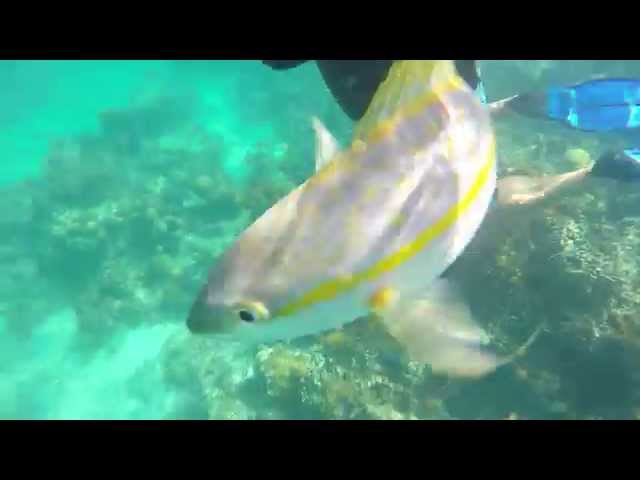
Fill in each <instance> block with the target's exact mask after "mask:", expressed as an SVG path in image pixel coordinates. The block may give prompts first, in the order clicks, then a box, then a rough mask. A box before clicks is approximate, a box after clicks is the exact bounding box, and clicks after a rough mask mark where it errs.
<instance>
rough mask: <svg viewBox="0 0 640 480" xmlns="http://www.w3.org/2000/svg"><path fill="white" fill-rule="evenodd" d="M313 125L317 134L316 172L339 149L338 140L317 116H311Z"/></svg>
mask: <svg viewBox="0 0 640 480" xmlns="http://www.w3.org/2000/svg"><path fill="white" fill-rule="evenodd" d="M311 126H312V127H313V131H314V132H315V134H316V172H317V171H318V170H320V169H321V168H322V167H324V166H325V165H326V164H327V163H329V162H330V161H331V160H332V159H333V158H334V157H335V156H336V155H337V154H338V151H339V149H340V148H339V146H338V141H337V140H336V139H335V137H334V136H333V135H331V132H329V130H328V129H327V127H325V126H324V124H323V123H322V122H321V121H320V120H319V119H318V118H317V117H312V118H311Z"/></svg>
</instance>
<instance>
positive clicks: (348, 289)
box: [187, 60, 504, 376]
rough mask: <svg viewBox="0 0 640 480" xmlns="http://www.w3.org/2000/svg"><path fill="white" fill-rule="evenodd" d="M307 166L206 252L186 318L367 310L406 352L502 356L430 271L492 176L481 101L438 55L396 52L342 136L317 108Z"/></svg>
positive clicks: (457, 361)
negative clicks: (347, 141) (221, 244)
mask: <svg viewBox="0 0 640 480" xmlns="http://www.w3.org/2000/svg"><path fill="white" fill-rule="evenodd" d="M313 127H314V129H315V131H316V142H317V143H316V145H317V148H316V165H317V170H316V173H315V175H313V176H312V177H311V178H310V179H309V180H308V181H307V182H305V183H304V184H303V185H301V186H300V187H298V188H297V189H296V190H294V191H293V192H291V193H290V194H289V195H287V196H286V197H284V198H282V199H281V200H280V201H278V202H277V203H276V204H275V205H274V206H273V207H272V208H271V209H269V210H268V211H267V212H266V213H265V214H264V215H262V216H261V217H260V218H259V219H258V220H257V221H256V222H255V223H254V224H253V225H251V226H250V227H249V228H248V229H247V230H246V231H244V232H243V233H242V235H241V236H240V237H239V238H238V239H237V241H236V242H235V244H233V245H232V246H231V248H230V249H229V250H228V251H227V252H226V253H225V254H224V255H223V256H222V257H221V259H220V260H219V262H218V263H217V264H216V265H214V267H213V268H212V269H211V271H210V274H209V280H208V283H207V285H205V287H204V288H203V289H202V291H201V292H200V295H199V296H198V298H197V300H196V301H195V303H194V305H193V307H192V310H191V313H190V315H189V318H188V320H187V325H188V327H189V329H190V330H191V331H192V332H194V333H208V334H218V335H221V336H228V337H229V338H233V339H242V340H247V341H251V342H267V341H273V340H280V339H291V338H295V337H299V336H304V335H309V334H314V333H319V332H322V331H326V330H330V329H334V328H337V327H339V326H341V325H343V324H345V323H348V322H351V321H353V320H354V319H356V318H358V317H362V316H363V315H367V314H373V316H375V317H376V318H379V319H380V320H381V321H382V322H383V323H384V325H385V326H386V327H387V329H388V331H389V332H390V333H391V335H393V336H394V337H395V338H396V339H397V340H398V341H400V343H401V344H403V345H404V346H405V347H406V348H407V351H408V353H409V354H410V356H411V358H412V359H414V360H416V361H421V362H426V363H429V364H430V365H431V367H432V368H433V370H435V371H437V372H442V373H447V374H450V375H461V376H480V375H483V374H486V373H488V372H491V371H493V370H494V369H495V368H496V367H497V366H499V365H500V364H502V363H503V362H504V361H503V360H500V359H498V358H497V357H496V356H494V355H493V354H491V353H489V352H488V351H485V350H484V348H483V344H484V343H485V342H486V334H485V333H484V331H483V330H482V329H481V328H480V327H479V326H478V325H476V324H475V323H474V322H473V320H472V318H471V314H470V311H469V309H468V308H467V307H466V306H465V304H464V303H463V302H462V301H461V299H460V296H459V295H458V294H457V293H456V292H455V290H454V289H452V288H451V286H450V285H448V284H447V283H446V282H445V281H444V280H440V279H439V277H440V275H441V274H442V273H443V272H444V271H445V269H446V268H447V267H448V266H449V265H450V264H451V263H452V262H453V261H454V260H455V259H456V258H457V257H458V256H459V255H460V253H461V252H462V251H463V250H464V249H465V247H466V246H467V244H468V243H469V242H470V241H471V239H472V238H473V236H474V235H475V233H476V231H477V229H478V227H479V226H480V224H481V222H482V221H483V219H484V217H485V214H486V213H487V209H488V207H489V205H490V202H491V198H492V196H493V193H494V190H495V186H496V152H495V138H494V134H493V129H492V126H491V123H490V119H489V114H488V112H487V110H486V109H485V108H484V107H483V106H482V105H481V104H480V102H479V101H478V99H477V98H476V96H475V95H474V93H473V92H472V91H471V89H469V88H468V87H467V86H466V84H465V83H464V81H463V80H462V79H461V78H460V77H459V76H458V74H457V73H456V71H455V68H454V66H453V62H452V61H450V60H425V61H400V62H396V63H395V64H394V65H393V67H392V68H391V70H390V71H389V74H388V77H387V79H386V80H385V81H384V82H383V83H382V84H381V85H380V87H379V89H378V91H377V92H376V94H375V96H374V98H373V100H372V102H371V105H370V106H369V109H368V110H367V113H366V114H365V116H364V117H363V119H362V120H361V121H360V122H359V123H358V125H357V126H356V131H355V134H354V138H353V142H352V144H351V145H350V147H349V148H348V149H345V150H342V151H340V150H339V148H338V146H337V144H336V141H335V140H334V138H333V137H332V136H331V134H330V133H329V132H328V131H327V130H326V129H325V128H324V126H323V125H322V124H321V123H320V122H319V120H317V119H314V120H313Z"/></svg>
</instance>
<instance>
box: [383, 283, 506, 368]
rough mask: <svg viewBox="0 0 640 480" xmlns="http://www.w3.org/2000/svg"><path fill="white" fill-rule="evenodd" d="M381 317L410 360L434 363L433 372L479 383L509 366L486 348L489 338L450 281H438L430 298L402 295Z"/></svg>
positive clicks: (385, 309) (398, 295) (384, 309)
mask: <svg viewBox="0 0 640 480" xmlns="http://www.w3.org/2000/svg"><path fill="white" fill-rule="evenodd" d="M377 313H378V315H379V317H380V318H381V320H382V322H383V323H384V324H385V327H386V329H387V331H388V332H389V333H390V334H391V335H392V336H393V337H394V338H395V339H396V340H397V341H398V342H399V343H400V344H401V345H402V346H403V347H404V348H405V349H406V350H407V353H408V354H409V356H410V358H411V359H412V360H413V361H416V362H420V363H426V364H429V365H430V366H431V368H432V370H433V371H434V373H440V374H446V375H449V376H452V377H466V378H479V377H482V376H484V375H487V374H489V373H492V372H493V371H494V370H495V369H496V368H498V367H499V366H501V365H503V364H504V363H506V362H507V361H509V359H502V358H499V357H498V356H497V355H495V354H494V353H492V352H490V351H488V350H487V349H486V348H485V345H486V344H487V343H488V342H489V338H488V335H487V334H486V332H485V331H484V330H483V329H482V328H481V327H480V326H479V325H477V324H476V323H475V321H474V320H473V318H472V316H471V311H470V310H469V308H468V307H467V305H466V303H465V302H464V301H463V300H462V297H461V295H460V294H459V293H458V292H457V290H456V289H455V288H454V287H453V286H452V284H450V283H449V282H447V281H445V280H438V281H437V282H435V283H434V284H433V285H432V286H431V287H430V288H429V291H428V292H427V293H426V294H411V293H409V294H405V295H403V294H402V293H401V292H398V294H397V297H396V298H395V301H392V302H389V303H388V305H386V306H385V307H384V308H379V309H378V312H377Z"/></svg>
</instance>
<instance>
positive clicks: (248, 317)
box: [238, 310, 255, 323]
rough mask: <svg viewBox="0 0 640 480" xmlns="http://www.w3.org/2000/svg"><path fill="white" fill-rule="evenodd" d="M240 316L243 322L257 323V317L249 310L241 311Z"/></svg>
mask: <svg viewBox="0 0 640 480" xmlns="http://www.w3.org/2000/svg"><path fill="white" fill-rule="evenodd" d="M238 316H239V317H240V320H242V321H243V322H249V323H252V322H254V321H255V317H254V316H253V313H251V312H250V311H248V310H240V311H239V312H238Z"/></svg>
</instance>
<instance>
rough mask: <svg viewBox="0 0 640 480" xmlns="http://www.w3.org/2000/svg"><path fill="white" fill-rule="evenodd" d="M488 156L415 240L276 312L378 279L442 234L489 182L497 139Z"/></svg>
mask: <svg viewBox="0 0 640 480" xmlns="http://www.w3.org/2000/svg"><path fill="white" fill-rule="evenodd" d="M487 157H488V158H487V160H486V162H485V164H484V165H483V167H482V169H481V170H480V172H479V173H478V175H477V177H476V179H475V182H474V183H473V185H472V186H471V188H470V189H469V191H468V192H467V193H466V195H465V196H464V197H463V198H462V199H461V200H460V201H459V202H458V203H457V204H456V205H454V206H453V207H452V208H451V209H450V210H449V211H448V212H447V213H446V214H445V215H444V216H443V217H442V218H440V220H438V221H437V222H436V223H434V224H433V225H431V226H429V227H428V228H426V229H425V230H424V231H422V232H421V233H420V234H419V235H418V236H417V238H416V239H415V240H414V241H413V242H411V243H409V244H407V245H405V246H404V247H402V248H400V249H399V250H397V251H396V252H394V253H393V254H391V255H389V256H387V257H386V258H384V259H382V260H380V261H379V262H378V263H376V264H375V265H373V266H372V267H370V268H368V269H366V270H363V271H361V272H357V273H354V274H353V275H350V276H346V277H342V278H339V279H338V278H336V279H332V280H330V281H328V282H326V283H323V284H321V285H319V286H318V287H316V288H314V289H312V290H310V291H309V292H307V293H306V294H304V295H302V296H301V297H300V298H298V299H296V300H294V301H292V302H290V303H289V304H287V305H285V306H283V307H282V308H280V309H279V310H278V311H277V312H275V313H274V317H278V316H286V315H291V314H294V313H296V312H297V311H299V310H301V309H304V308H308V307H310V306H311V305H313V304H315V303H318V302H324V301H327V300H331V299H333V298H335V297H336V296H338V295H340V294H341V293H345V292H347V291H348V290H351V289H353V288H355V287H356V286H358V285H359V284H361V283H362V282H365V281H371V280H374V279H376V278H377V277H379V276H380V275H382V274H384V273H386V272H389V271H390V270H392V269H394V268H397V267H398V266H400V265H401V264H402V263H404V262H406V261H407V260H410V259H411V258H412V257H414V256H415V255H417V254H418V253H419V252H420V251H421V250H422V249H424V248H425V247H427V246H428V245H429V243H430V242H431V241H433V240H434V239H435V238H436V237H437V236H438V235H441V234H442V233H444V232H445V231H446V230H447V229H448V228H450V227H451V226H452V225H453V224H454V223H455V222H456V221H457V220H458V219H459V218H460V217H461V216H462V215H463V214H464V213H465V211H467V210H468V209H469V207H470V206H471V205H472V204H473V202H474V200H475V199H476V197H477V196H478V194H479V193H480V192H481V191H482V188H483V187H484V186H485V185H486V183H487V181H488V179H489V174H490V172H491V171H492V170H493V168H494V165H495V161H496V148H495V141H493V142H491V144H490V146H489V149H488V152H487Z"/></svg>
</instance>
